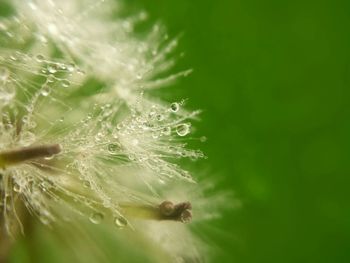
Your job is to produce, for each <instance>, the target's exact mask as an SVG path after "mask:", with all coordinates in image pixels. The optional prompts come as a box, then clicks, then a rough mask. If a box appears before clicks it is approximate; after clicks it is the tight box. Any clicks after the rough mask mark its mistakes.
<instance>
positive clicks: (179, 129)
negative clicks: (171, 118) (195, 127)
mask: <svg viewBox="0 0 350 263" xmlns="http://www.w3.org/2000/svg"><path fill="white" fill-rule="evenodd" d="M189 132H190V125H189V124H186V123H182V124H179V125H178V126H176V133H177V134H178V135H179V136H186V135H187V134H188V133H189Z"/></svg>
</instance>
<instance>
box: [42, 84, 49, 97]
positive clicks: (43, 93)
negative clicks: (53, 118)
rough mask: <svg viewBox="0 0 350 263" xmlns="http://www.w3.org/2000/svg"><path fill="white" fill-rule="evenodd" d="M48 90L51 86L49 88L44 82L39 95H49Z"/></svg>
mask: <svg viewBox="0 0 350 263" xmlns="http://www.w3.org/2000/svg"><path fill="white" fill-rule="evenodd" d="M50 92H51V88H50V87H49V86H48V85H46V84H44V85H43V86H42V88H41V91H40V93H41V95H43V96H44V97H46V96H47V95H49V94H50Z"/></svg>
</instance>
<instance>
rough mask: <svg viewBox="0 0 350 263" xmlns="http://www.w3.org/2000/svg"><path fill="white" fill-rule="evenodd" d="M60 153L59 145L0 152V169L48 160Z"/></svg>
mask: <svg viewBox="0 0 350 263" xmlns="http://www.w3.org/2000/svg"><path fill="white" fill-rule="evenodd" d="M60 152H61V147H60V145H59V144H52V145H41V146H30V147H23V148H19V149H15V150H9V151H3V152H0V168H2V169H5V168H6V167H8V166H12V165H16V164H19V163H23V162H26V161H29V160H33V159H38V158H48V157H51V156H53V155H55V154H58V153H60Z"/></svg>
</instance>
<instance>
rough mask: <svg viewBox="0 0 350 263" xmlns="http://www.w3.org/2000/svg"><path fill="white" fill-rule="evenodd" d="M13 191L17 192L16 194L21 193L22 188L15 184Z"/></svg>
mask: <svg viewBox="0 0 350 263" xmlns="http://www.w3.org/2000/svg"><path fill="white" fill-rule="evenodd" d="M13 191H15V192H16V193H18V192H20V191H21V186H20V185H19V184H14V186H13Z"/></svg>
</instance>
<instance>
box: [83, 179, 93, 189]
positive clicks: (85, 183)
mask: <svg viewBox="0 0 350 263" xmlns="http://www.w3.org/2000/svg"><path fill="white" fill-rule="evenodd" d="M83 186H84V187H85V188H90V186H91V185H90V182H89V181H88V180H84V181H83Z"/></svg>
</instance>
